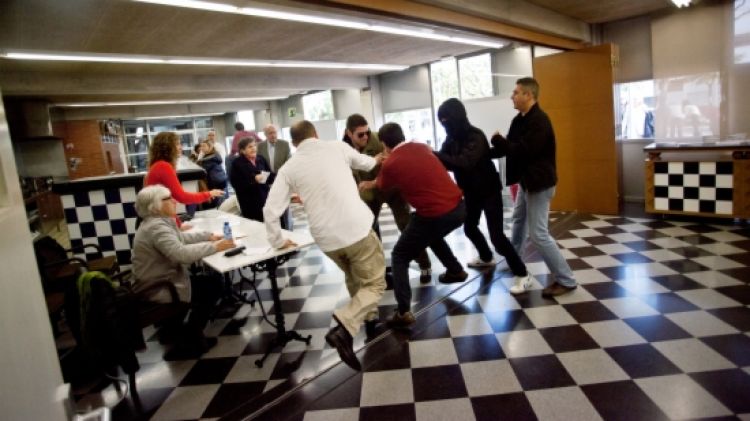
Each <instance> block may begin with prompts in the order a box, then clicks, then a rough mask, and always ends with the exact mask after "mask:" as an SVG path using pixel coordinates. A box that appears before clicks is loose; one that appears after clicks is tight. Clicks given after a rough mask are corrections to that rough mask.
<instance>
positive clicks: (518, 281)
mask: <svg viewBox="0 0 750 421" xmlns="http://www.w3.org/2000/svg"><path fill="white" fill-rule="evenodd" d="M529 288H531V274H526V276H514V277H513V286H512V287H510V293H511V294H513V295H518V294H523V293H524V292H526V290H527V289H529Z"/></svg>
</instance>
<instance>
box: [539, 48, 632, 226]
mask: <svg viewBox="0 0 750 421" xmlns="http://www.w3.org/2000/svg"><path fill="white" fill-rule="evenodd" d="M616 62H617V49H616V47H615V46H614V45H612V44H605V45H599V46H596V47H590V48H584V49H580V50H575V51H570V52H566V53H560V54H555V55H551V56H544V57H539V58H535V59H534V77H535V78H536V79H537V81H538V82H539V86H540V88H539V105H540V106H541V108H542V109H543V110H544V111H546V112H547V114H549V117H550V120H552V126H553V128H554V130H555V136H556V140H557V175H558V179H559V181H558V184H557V191H556V195H555V198H554V199H553V201H552V204H551V208H552V209H554V210H564V211H577V212H587V213H601V214H617V213H618V211H619V206H618V203H619V188H618V171H617V165H618V164H617V150H616V145H615V127H614V124H615V117H614V100H613V94H612V91H613V89H614V65H613V63H616Z"/></svg>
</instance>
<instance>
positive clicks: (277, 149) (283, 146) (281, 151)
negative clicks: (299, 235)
mask: <svg viewBox="0 0 750 421" xmlns="http://www.w3.org/2000/svg"><path fill="white" fill-rule="evenodd" d="M263 133H264V134H265V135H266V140H264V141H263V142H260V143H259V144H258V155H260V156H262V157H263V158H265V159H266V162H268V164H269V165H270V167H271V175H270V176H269V177H268V181H267V184H268V185H269V186H270V185H271V184H273V181H274V180H275V179H276V174H277V173H278V172H279V169H281V166H282V165H284V163H285V162H286V161H288V160H289V158H290V157H291V155H292V154H291V150H290V148H289V142H287V141H286V140H281V139H279V138H278V131H277V130H276V126H274V125H273V124H269V125H267V126H266V127H265V128H264V129H263ZM281 228H283V229H288V230H290V229H292V215H291V213H290V212H289V209H287V210H286V211H285V212H284V214H283V215H282V216H281Z"/></svg>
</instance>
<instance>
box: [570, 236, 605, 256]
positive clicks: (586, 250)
mask: <svg viewBox="0 0 750 421" xmlns="http://www.w3.org/2000/svg"><path fill="white" fill-rule="evenodd" d="M583 240H584V241H588V240H589V239H588V238H584V239H583ZM568 251H569V252H571V253H573V254H575V255H576V256H578V257H591V256H603V255H605V254H606V253H604V252H603V251H601V250H599V249H598V248H596V247H593V246H588V247H575V248H569V249H568Z"/></svg>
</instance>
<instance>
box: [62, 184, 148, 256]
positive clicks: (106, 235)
mask: <svg viewBox="0 0 750 421" xmlns="http://www.w3.org/2000/svg"><path fill="white" fill-rule="evenodd" d="M135 196H136V189H135V187H122V188H115V189H105V190H92V191H89V192H81V193H74V194H69V195H63V196H62V197H61V198H62V204H63V209H64V212H65V221H66V223H67V226H68V235H69V236H70V245H71V246H72V247H77V246H82V245H84V244H97V245H98V246H99V247H101V248H102V251H103V253H104V255H105V256H111V255H116V256H117V261H118V262H119V263H120V264H121V265H129V264H130V250H131V246H130V245H131V243H132V240H133V236H135V221H136V218H137V214H136V212H135ZM92 250H93V249H88V250H87V251H92ZM85 257H87V258H91V257H94V256H93V255H89V254H87V255H86V256H85Z"/></svg>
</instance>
